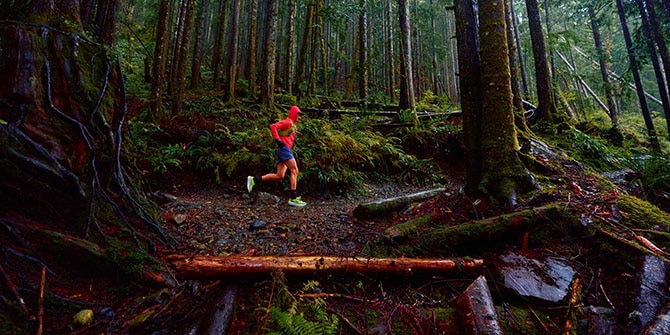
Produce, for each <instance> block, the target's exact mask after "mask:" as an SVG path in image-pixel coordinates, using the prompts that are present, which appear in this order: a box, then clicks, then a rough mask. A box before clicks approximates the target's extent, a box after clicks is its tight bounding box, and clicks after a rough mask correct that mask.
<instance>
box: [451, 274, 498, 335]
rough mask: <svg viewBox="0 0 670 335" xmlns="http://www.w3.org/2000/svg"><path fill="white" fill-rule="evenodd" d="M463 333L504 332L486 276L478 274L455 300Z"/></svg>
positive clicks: (473, 334) (475, 334)
mask: <svg viewBox="0 0 670 335" xmlns="http://www.w3.org/2000/svg"><path fill="white" fill-rule="evenodd" d="M456 307H457V308H458V315H459V317H460V319H461V324H462V326H463V329H462V332H463V334H472V335H477V334H501V335H502V334H504V332H503V331H502V327H501V326H500V322H499V321H498V314H497V313H496V308H495V305H494V304H493V297H491V291H489V286H488V284H487V283H486V278H484V277H482V276H480V277H479V278H477V280H475V281H474V282H473V283H472V284H470V286H469V287H468V288H467V289H466V290H465V292H463V293H462V294H461V295H460V296H459V297H458V299H457V300H456Z"/></svg>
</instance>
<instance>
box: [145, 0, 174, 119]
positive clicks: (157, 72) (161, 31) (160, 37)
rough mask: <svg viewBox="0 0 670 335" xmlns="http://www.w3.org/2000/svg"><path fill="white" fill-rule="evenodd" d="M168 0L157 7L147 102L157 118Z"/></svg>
mask: <svg viewBox="0 0 670 335" xmlns="http://www.w3.org/2000/svg"><path fill="white" fill-rule="evenodd" d="M169 2H170V0H161V2H160V7H159V9H158V23H157V27H156V45H155V47H154V66H153V77H152V78H153V80H152V81H151V93H150V99H149V101H150V102H149V103H150V106H151V111H152V116H153V118H154V119H157V118H158V116H159V113H160V112H161V108H162V107H163V85H164V81H165V64H166V61H167V60H166V58H167V43H168V18H169V17H170V7H169Z"/></svg>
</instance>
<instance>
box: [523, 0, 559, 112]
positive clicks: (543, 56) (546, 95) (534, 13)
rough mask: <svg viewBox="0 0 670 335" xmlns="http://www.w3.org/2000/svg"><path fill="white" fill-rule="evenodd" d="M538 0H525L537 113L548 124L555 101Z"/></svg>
mask: <svg viewBox="0 0 670 335" xmlns="http://www.w3.org/2000/svg"><path fill="white" fill-rule="evenodd" d="M537 1H538V0H526V11H527V12H528V25H529V27H530V38H531V41H532V44H533V58H534V59H535V81H536V83H537V97H538V108H537V111H536V113H538V114H539V116H540V117H542V118H543V119H544V120H545V121H546V122H548V123H549V124H553V123H554V117H555V116H556V115H555V114H556V103H555V102H554V94H553V91H552V87H551V71H550V69H549V63H548V62H547V47H546V44H545V42H544V34H543V33H542V22H541V19H540V8H539V6H538V3H537Z"/></svg>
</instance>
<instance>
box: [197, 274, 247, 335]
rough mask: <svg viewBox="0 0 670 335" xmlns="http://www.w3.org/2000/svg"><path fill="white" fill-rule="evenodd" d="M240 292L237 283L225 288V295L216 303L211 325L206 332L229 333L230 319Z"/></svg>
mask: <svg viewBox="0 0 670 335" xmlns="http://www.w3.org/2000/svg"><path fill="white" fill-rule="evenodd" d="M239 294H240V288H239V287H238V286H237V285H229V286H227V287H226V288H225V290H224V292H223V296H222V297H221V299H219V301H218V302H217V303H216V308H214V310H213V312H212V317H211V318H208V320H210V324H209V327H208V329H207V332H206V333H205V334H207V335H209V334H212V335H214V334H227V333H228V327H229V325H230V320H231V318H232V316H233V310H234V309H235V300H236V299H237V296H238V295H239Z"/></svg>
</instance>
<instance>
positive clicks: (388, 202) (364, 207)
mask: <svg viewBox="0 0 670 335" xmlns="http://www.w3.org/2000/svg"><path fill="white" fill-rule="evenodd" d="M442 192H445V190H444V188H436V189H432V190H427V191H423V192H418V193H413V194H409V195H403V196H399V197H394V198H388V199H382V200H377V201H372V202H367V203H364V204H360V205H358V206H356V208H354V211H353V214H354V217H357V218H359V219H370V218H378V217H384V216H386V215H388V214H389V213H391V212H394V211H398V210H401V209H403V208H405V207H407V206H409V205H410V204H411V203H413V202H421V201H425V200H427V199H430V198H432V197H435V196H437V195H438V194H440V193H442Z"/></svg>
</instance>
